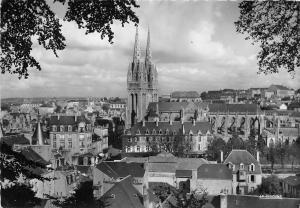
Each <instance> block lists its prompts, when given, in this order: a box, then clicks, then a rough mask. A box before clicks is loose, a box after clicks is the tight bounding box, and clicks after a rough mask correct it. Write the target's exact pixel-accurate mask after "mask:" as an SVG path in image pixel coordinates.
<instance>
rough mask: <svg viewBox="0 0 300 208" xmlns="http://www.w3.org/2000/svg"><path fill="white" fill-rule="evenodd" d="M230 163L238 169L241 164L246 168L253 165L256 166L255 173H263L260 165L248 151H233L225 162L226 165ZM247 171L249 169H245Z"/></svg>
mask: <svg viewBox="0 0 300 208" xmlns="http://www.w3.org/2000/svg"><path fill="white" fill-rule="evenodd" d="M228 163H232V164H234V165H236V166H237V167H239V165H240V164H241V163H243V164H244V165H246V166H248V165H251V164H252V163H253V164H254V165H255V170H254V172H253V173H257V174H261V173H262V171H261V166H260V163H259V162H258V161H257V160H256V159H255V158H254V157H253V155H251V154H250V152H248V151H247V150H240V149H235V150H232V151H231V152H230V153H229V155H228V157H227V158H226V159H225V161H224V164H228ZM237 169H238V168H237ZM245 170H246V171H248V168H247V167H245Z"/></svg>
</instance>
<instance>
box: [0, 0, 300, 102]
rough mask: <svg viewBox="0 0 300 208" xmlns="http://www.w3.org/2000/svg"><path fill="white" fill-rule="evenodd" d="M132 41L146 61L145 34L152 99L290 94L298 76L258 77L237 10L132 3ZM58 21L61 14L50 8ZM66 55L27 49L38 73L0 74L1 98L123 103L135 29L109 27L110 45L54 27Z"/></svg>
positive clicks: (299, 83)
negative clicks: (283, 90) (276, 87)
mask: <svg viewBox="0 0 300 208" xmlns="http://www.w3.org/2000/svg"><path fill="white" fill-rule="evenodd" d="M138 4H139V5H140V8H137V9H135V12H136V14H137V16H138V17H139V19H140V23H139V37H140V44H141V51H142V56H144V55H145V47H146V38H147V30H148V28H150V33H151V51H152V60H153V62H154V63H155V64H156V67H157V71H158V82H159V94H160V95H166V94H169V93H171V92H172V91H175V90H195V91H197V92H200V93H201V92H203V91H207V90H219V89H224V88H234V89H248V88H250V87H267V86H269V85H271V84H282V85H285V86H287V87H291V88H294V89H297V88H299V87H300V75H299V72H298V73H296V75H295V76H294V78H292V76H291V75H290V74H288V73H287V72H282V73H279V74H273V75H264V74H260V75H258V74H257V72H258V66H257V60H256V54H257V52H258V50H259V48H258V47H257V46H255V45H252V44H251V41H250V40H245V39H244V38H245V35H242V34H238V33H237V32H236V29H235V26H234V21H236V20H237V19H238V16H239V9H238V2H231V1H138ZM51 7H52V8H53V10H54V11H55V12H56V14H57V15H58V17H60V18H62V17H63V14H64V9H63V8H61V7H60V4H58V3H56V4H55V5H51ZM61 23H62V25H63V27H62V32H63V34H64V36H65V38H66V44H67V47H66V49H65V50H63V51H61V52H59V53H58V54H59V58H56V57H55V56H54V54H53V53H52V52H51V51H45V50H44V49H43V48H42V47H41V46H39V45H38V44H34V48H33V50H32V54H33V56H34V57H36V59H37V60H38V61H39V62H40V64H41V67H42V71H37V70H35V69H30V76H29V78H28V79H21V80H19V79H18V77H17V76H16V75H10V74H4V75H2V74H1V97H2V98H7V97H48V96H51V97H54V96H56V97H60V96H70V97H72V96H79V97H86V96H93V97H94V96H95V97H104V96H107V97H114V96H118V97H126V87H127V85H126V79H127V70H128V66H129V63H130V61H131V60H132V54H133V44H134V38H135V27H134V25H133V24H127V25H125V26H124V27H122V26H121V25H120V24H119V23H117V22H116V23H114V25H113V27H112V29H113V31H114V33H115V37H114V40H113V42H114V43H113V44H110V43H109V42H108V40H107V39H103V40H102V39H101V38H100V35H99V34H97V33H93V34H90V35H85V31H84V30H79V29H78V28H77V26H76V25H75V24H74V23H70V22H63V21H62V22H61Z"/></svg>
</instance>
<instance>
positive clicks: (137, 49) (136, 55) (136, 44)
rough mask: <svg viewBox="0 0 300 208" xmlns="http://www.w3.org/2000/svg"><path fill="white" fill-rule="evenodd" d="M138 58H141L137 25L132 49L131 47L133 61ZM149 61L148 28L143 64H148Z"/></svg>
mask: <svg viewBox="0 0 300 208" xmlns="http://www.w3.org/2000/svg"><path fill="white" fill-rule="evenodd" d="M140 58H141V49H140V44H139V29H138V27H136V33H135V42H134V49H133V62H137V61H138V60H139V59H140ZM150 62H151V50H150V29H149V28H148V36H147V46H146V56H145V64H148V63H150Z"/></svg>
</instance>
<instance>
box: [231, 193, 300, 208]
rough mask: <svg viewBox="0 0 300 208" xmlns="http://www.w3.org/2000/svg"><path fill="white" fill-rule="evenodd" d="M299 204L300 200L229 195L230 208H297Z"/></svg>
mask: <svg viewBox="0 0 300 208" xmlns="http://www.w3.org/2000/svg"><path fill="white" fill-rule="evenodd" d="M298 204H300V199H291V198H260V197H258V196H246V195H227V207H230V208H253V207H255V208H283V207H285V208H296V207H297V205H298Z"/></svg>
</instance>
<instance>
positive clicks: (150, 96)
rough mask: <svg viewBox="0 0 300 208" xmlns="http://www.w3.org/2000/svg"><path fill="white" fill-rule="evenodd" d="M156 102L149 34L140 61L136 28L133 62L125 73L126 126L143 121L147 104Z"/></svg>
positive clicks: (155, 82)
mask: <svg viewBox="0 0 300 208" xmlns="http://www.w3.org/2000/svg"><path fill="white" fill-rule="evenodd" d="M157 101H158V80H157V70H156V66H155V65H154V64H153V63H152V61H151V50H150V32H149V31H148V38H147V47H146V57H145V60H144V61H142V59H141V52H140V46H139V37H138V28H137V30H136V37H135V44H134V52H133V60H132V62H131V63H130V64H129V68H128V73H127V111H126V118H127V120H126V126H127V127H130V126H132V125H134V124H135V123H136V122H137V121H141V120H143V119H144V116H145V115H146V110H147V106H148V104H149V102H157Z"/></svg>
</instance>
